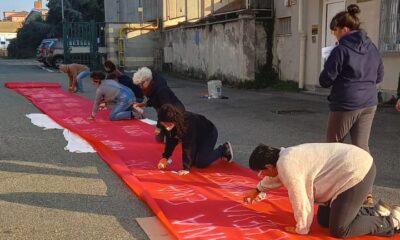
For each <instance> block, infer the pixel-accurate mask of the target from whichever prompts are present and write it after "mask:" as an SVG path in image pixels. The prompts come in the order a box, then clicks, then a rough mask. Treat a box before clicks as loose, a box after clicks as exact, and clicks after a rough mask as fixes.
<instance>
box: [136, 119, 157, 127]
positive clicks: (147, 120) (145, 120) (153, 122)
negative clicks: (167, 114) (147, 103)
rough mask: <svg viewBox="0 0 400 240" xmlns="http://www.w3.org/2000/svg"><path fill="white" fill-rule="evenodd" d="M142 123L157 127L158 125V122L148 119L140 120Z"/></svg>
mask: <svg viewBox="0 0 400 240" xmlns="http://www.w3.org/2000/svg"><path fill="white" fill-rule="evenodd" d="M140 121H142V122H144V123H147V124H150V125H153V126H155V125H156V124H157V122H156V121H154V120H151V119H148V118H145V119H140Z"/></svg>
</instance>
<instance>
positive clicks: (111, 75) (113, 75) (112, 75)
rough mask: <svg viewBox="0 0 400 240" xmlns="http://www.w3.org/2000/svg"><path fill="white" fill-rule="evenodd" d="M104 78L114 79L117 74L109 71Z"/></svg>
mask: <svg viewBox="0 0 400 240" xmlns="http://www.w3.org/2000/svg"><path fill="white" fill-rule="evenodd" d="M106 79H113V80H116V79H117V75H115V74H114V73H109V74H107V76H106Z"/></svg>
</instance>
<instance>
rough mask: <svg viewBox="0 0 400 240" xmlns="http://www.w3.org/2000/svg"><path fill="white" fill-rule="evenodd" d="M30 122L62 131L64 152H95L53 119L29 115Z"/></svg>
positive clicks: (145, 121)
mask: <svg viewBox="0 0 400 240" xmlns="http://www.w3.org/2000/svg"><path fill="white" fill-rule="evenodd" d="M26 116H27V117H28V118H29V119H30V120H31V122H32V124H33V125H36V126H38V127H42V128H44V129H45V130H47V129H63V130H64V132H63V135H64V138H65V140H66V141H67V142H68V143H67V146H65V147H64V149H65V150H67V151H70V152H74V153H95V152H96V150H94V149H93V148H92V146H91V145H90V144H89V143H88V142H86V141H85V140H84V139H83V138H81V137H80V136H79V135H77V134H75V133H73V132H71V131H69V130H68V129H65V128H63V127H62V126H60V125H59V124H57V123H56V122H54V120H53V119H51V118H50V117H49V116H47V115H46V114H42V113H31V114H27V115H26ZM140 121H142V122H144V123H147V124H150V125H153V126H155V125H156V124H157V122H156V121H154V120H151V119H148V118H145V119H141V120H140Z"/></svg>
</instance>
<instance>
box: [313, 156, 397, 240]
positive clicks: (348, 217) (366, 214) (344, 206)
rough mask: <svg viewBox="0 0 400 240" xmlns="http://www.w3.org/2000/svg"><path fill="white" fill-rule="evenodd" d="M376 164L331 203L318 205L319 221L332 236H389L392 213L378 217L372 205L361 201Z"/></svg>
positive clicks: (365, 194) (370, 182) (369, 183)
mask: <svg viewBox="0 0 400 240" xmlns="http://www.w3.org/2000/svg"><path fill="white" fill-rule="evenodd" d="M375 175H376V168H375V164H374V163H373V164H372V166H371V169H370V170H369V171H368V173H367V175H366V176H365V177H364V179H363V180H362V181H361V182H359V183H358V184H357V185H355V186H354V187H352V188H350V189H348V190H346V191H344V192H343V193H341V194H339V195H338V196H337V198H336V199H335V200H334V201H333V202H332V204H331V207H328V206H319V207H318V213H317V218H318V223H319V224H320V225H321V226H323V227H329V231H330V233H331V234H332V235H333V236H334V237H338V238H349V237H355V236H362V235H369V234H370V235H375V236H392V235H393V234H394V227H393V220H392V217H390V216H388V217H378V216H376V215H375V212H374V210H373V208H364V207H362V204H363V202H364V200H365V198H366V196H367V194H368V192H369V190H370V189H371V187H372V184H373V183H374V180H375Z"/></svg>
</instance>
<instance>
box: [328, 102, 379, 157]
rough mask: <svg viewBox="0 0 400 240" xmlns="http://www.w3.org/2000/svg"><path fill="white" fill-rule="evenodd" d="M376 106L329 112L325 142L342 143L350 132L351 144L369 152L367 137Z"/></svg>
mask: <svg viewBox="0 0 400 240" xmlns="http://www.w3.org/2000/svg"><path fill="white" fill-rule="evenodd" d="M375 112H376V106H373V107H368V108H363V109H359V110H354V111H348V112H329V118H328V126H327V129H326V142H343V141H344V139H345V138H346V136H347V134H348V133H349V132H350V136H351V143H352V144H353V145H356V146H358V147H360V148H362V149H364V150H366V151H367V152H369V146H368V142H369V136H370V133H371V126H372V121H373V120H374V116H375Z"/></svg>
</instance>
